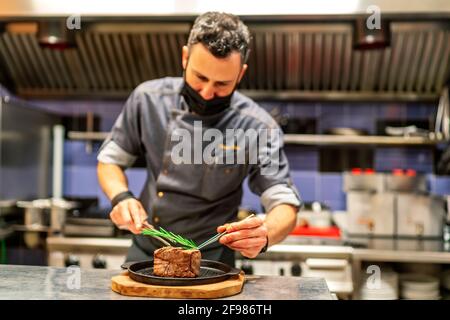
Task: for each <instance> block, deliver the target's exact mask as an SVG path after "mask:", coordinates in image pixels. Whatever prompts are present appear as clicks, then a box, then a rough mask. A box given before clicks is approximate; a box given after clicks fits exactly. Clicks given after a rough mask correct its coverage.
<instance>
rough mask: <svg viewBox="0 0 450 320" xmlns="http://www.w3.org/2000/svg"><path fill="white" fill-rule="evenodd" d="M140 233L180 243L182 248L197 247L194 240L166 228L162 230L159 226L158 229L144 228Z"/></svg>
mask: <svg viewBox="0 0 450 320" xmlns="http://www.w3.org/2000/svg"><path fill="white" fill-rule="evenodd" d="M142 234H143V235H146V236H152V237H161V238H164V239H167V240H169V241H171V242H173V243H177V244H179V245H181V246H182V247H183V248H184V249H197V245H196V244H195V242H194V241H192V240H190V239H186V238H183V237H182V236H180V235H177V234H174V233H172V232H169V231H167V230H164V229H163V228H161V227H160V228H159V230H156V229H149V228H147V229H144V230H142Z"/></svg>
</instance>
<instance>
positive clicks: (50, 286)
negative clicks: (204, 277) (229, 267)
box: [0, 265, 332, 300]
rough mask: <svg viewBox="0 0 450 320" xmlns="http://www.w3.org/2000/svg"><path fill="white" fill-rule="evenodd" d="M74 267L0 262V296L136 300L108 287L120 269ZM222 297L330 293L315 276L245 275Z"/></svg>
mask: <svg viewBox="0 0 450 320" xmlns="http://www.w3.org/2000/svg"><path fill="white" fill-rule="evenodd" d="M78 270H79V278H76V277H77V275H78V273H77V271H74V269H70V268H54V267H37V266H17V265H0V299H33V300H66V299H86V300H117V299H138V298H134V297H126V296H122V295H120V294H117V293H115V292H113V291H112V290H111V289H110V279H111V277H112V276H114V275H117V274H119V273H120V272H121V270H117V271H115V270H98V269H78ZM77 279H79V288H77V284H78V282H77V281H78V280H77ZM141 299H148V298H141ZM226 299H238V300H331V299H332V295H331V294H330V292H329V290H328V287H327V285H326V282H325V280H323V279H319V278H302V277H278V276H247V277H246V282H245V284H244V289H243V291H242V292H241V293H240V294H238V295H236V296H233V297H228V298H226Z"/></svg>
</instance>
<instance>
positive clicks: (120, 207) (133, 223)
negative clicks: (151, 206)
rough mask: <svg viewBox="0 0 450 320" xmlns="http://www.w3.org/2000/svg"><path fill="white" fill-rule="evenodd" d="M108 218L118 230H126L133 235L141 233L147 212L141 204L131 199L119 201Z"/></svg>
mask: <svg viewBox="0 0 450 320" xmlns="http://www.w3.org/2000/svg"><path fill="white" fill-rule="evenodd" d="M109 216H110V217H111V220H112V222H114V224H115V225H116V226H117V227H118V228H120V229H123V228H126V229H128V230H130V231H131V232H133V233H134V234H140V233H141V231H142V228H143V223H145V222H146V220H147V212H145V209H144V207H143V206H142V204H141V203H140V202H139V201H138V200H136V199H132V198H130V199H126V200H123V201H120V202H119V203H118V204H117V205H116V206H115V207H114V208H113V209H112V211H111V213H110V214H109Z"/></svg>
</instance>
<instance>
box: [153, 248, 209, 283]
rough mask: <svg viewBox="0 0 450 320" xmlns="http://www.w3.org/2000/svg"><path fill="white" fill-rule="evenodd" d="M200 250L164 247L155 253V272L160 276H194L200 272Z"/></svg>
mask: <svg viewBox="0 0 450 320" xmlns="http://www.w3.org/2000/svg"><path fill="white" fill-rule="evenodd" d="M201 258H202V257H201V254H200V251H199V250H185V249H182V248H178V247H162V248H160V249H158V250H155V252H154V253H153V274H154V275H156V276H160V277H176V278H194V277H197V276H198V275H199V274H200V260H201Z"/></svg>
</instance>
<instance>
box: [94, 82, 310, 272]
mask: <svg viewBox="0 0 450 320" xmlns="http://www.w3.org/2000/svg"><path fill="white" fill-rule="evenodd" d="M182 86H183V79H182V78H170V77H167V78H162V79H157V80H151V81H147V82H144V83H142V84H141V85H139V86H138V87H137V88H136V89H135V90H134V91H133V92H132V93H131V95H130V96H129V98H128V99H127V101H126V103H125V106H124V108H123V110H122V112H121V114H120V115H119V117H118V118H117V120H116V122H115V124H114V126H113V128H112V130H111V133H110V134H109V136H108V138H107V139H106V140H105V142H104V143H103V145H102V146H101V148H100V151H99V154H98V157H97V159H98V161H100V162H102V163H108V164H116V165H119V166H121V167H122V168H124V169H125V168H127V167H130V166H131V165H132V164H133V163H134V162H135V160H136V159H137V158H138V157H144V158H145V161H146V166H147V181H146V183H145V186H144V188H143V190H142V192H141V194H140V197H139V199H140V201H141V202H142V204H143V206H144V208H145V210H146V211H147V213H148V222H149V223H151V224H153V225H154V226H155V227H156V228H158V227H160V226H161V227H163V228H165V229H166V230H169V231H171V232H173V233H175V234H180V235H182V236H184V237H187V238H190V239H192V240H193V241H195V242H196V243H197V244H200V243H202V242H203V241H205V240H206V239H209V238H210V237H211V236H213V235H214V234H216V228H217V226H219V225H222V224H224V223H227V222H232V221H236V218H237V212H238V208H239V205H240V203H241V200H242V182H243V181H244V179H245V178H246V177H248V183H249V188H250V190H251V191H252V192H254V193H255V194H257V195H259V196H260V197H261V203H262V205H263V207H264V208H265V210H266V211H267V212H268V211H270V210H271V209H272V208H273V207H275V206H277V205H279V204H290V205H293V206H296V207H299V206H300V204H301V200H300V197H299V195H298V192H297V190H296V188H295V186H294V185H293V183H292V180H291V178H290V175H289V166H288V161H287V159H286V156H285V154H284V151H283V149H282V146H283V141H282V136H281V134H280V135H279V136H271V139H269V140H267V141H268V142H267V146H266V150H265V151H266V152H267V151H268V153H265V154H271V153H272V154H277V155H278V157H277V166H278V170H277V171H276V172H275V173H271V174H262V170H261V169H262V168H263V167H264V165H265V161H264V159H263V158H264V157H258V160H259V161H258V163H254V162H253V163H251V161H250V159H248V157H246V162H245V163H244V164H242V163H235V164H233V163H231V164H229V162H226V161H222V162H221V161H215V162H214V161H213V162H212V163H211V161H209V162H208V163H207V164H206V163H202V164H198V163H195V162H194V161H191V162H190V163H189V162H186V163H181V164H180V163H179V162H177V163H174V161H173V158H172V155H173V154H172V151H173V149H174V147H175V146H176V145H177V144H178V143H179V141H177V140H176V139H174V138H173V137H174V134H175V135H176V133H177V132H181V133H183V132H184V133H186V132H191V133H193V134H194V132H193V131H194V130H197V131H198V130H199V129H198V124H199V123H200V124H201V125H202V127H201V130H206V129H208V128H214V129H218V130H219V132H223V133H224V136H225V135H226V129H236V128H240V129H243V130H247V129H278V131H279V127H278V125H277V123H276V122H275V121H274V120H273V118H272V117H271V116H270V115H269V114H268V113H267V112H266V111H265V110H264V109H262V108H261V107H259V106H258V105H257V104H256V103H255V102H254V101H252V100H251V99H249V98H248V97H246V96H244V95H242V94H240V93H239V92H238V91H235V92H234V94H233V96H232V99H231V104H230V108H228V109H227V110H225V111H224V112H222V113H220V114H218V115H213V116H199V115H196V114H193V113H191V112H189V108H188V106H187V104H186V102H185V101H184V98H183V97H182V96H181V95H180V91H181V88H182ZM196 125H197V126H196ZM196 128H197V129H196ZM174 140H175V141H174ZM202 144H203V145H202V147H203V148H204V147H205V145H204V142H202ZM192 148H194V143H193V144H192ZM223 149H224V150H225V151H224V153H227V152H228V153H229V152H236V148H227V146H225V147H223ZM211 154H212V155H213V156H214V152H212V153H211ZM235 162H237V161H235ZM158 247H161V243H159V242H158V241H157V240H155V239H153V238H151V237H149V236H143V235H134V236H133V244H132V247H131V248H130V250H129V252H128V256H127V261H138V260H145V259H148V258H150V257H152V256H153V251H154V250H155V249H157V248H158ZM202 257H203V258H205V259H210V260H216V261H222V262H225V263H228V264H231V265H234V253H233V251H232V250H230V249H228V248H227V247H225V246H222V245H221V244H220V243H218V242H216V243H214V244H211V245H210V246H208V247H206V248H205V249H204V250H202Z"/></svg>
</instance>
